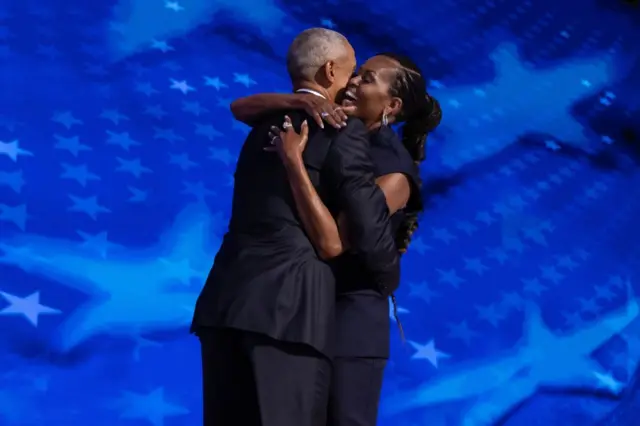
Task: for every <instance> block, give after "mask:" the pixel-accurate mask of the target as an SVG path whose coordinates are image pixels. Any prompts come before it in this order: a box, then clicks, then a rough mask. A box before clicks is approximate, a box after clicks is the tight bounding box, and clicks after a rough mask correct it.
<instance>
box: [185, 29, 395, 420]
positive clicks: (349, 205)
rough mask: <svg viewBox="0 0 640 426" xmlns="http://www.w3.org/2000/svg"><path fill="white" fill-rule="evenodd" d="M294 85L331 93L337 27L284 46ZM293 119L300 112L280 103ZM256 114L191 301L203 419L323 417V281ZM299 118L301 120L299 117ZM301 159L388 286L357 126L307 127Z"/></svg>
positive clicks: (326, 317) (327, 281) (383, 236)
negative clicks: (215, 246)
mask: <svg viewBox="0 0 640 426" xmlns="http://www.w3.org/2000/svg"><path fill="white" fill-rule="evenodd" d="M287 67H288V71H289V74H290V76H291V79H292V82H293V85H294V89H295V90H296V91H303V92H307V93H311V94H315V95H317V96H322V97H324V98H326V99H328V100H330V101H333V100H334V99H335V98H336V96H337V94H338V92H339V91H341V90H342V89H343V88H344V87H345V86H346V84H347V81H348V80H349V77H350V76H351V74H352V73H353V71H354V69H355V54H354V51H353V48H352V47H351V45H350V44H349V43H348V41H347V40H346V39H345V38H344V36H342V35H341V34H339V33H336V32H335V31H330V30H327V29H321V28H314V29H310V30H307V31H304V32H303V33H301V34H300V35H299V36H298V37H297V38H296V39H295V40H294V42H293V43H292V45H291V47H290V49H289V53H288V55H287ZM288 114H289V116H290V117H291V118H292V120H293V123H294V127H299V125H300V123H301V121H302V120H303V119H305V117H304V116H303V114H301V113H299V112H295V111H291V112H288ZM283 115H284V114H283V113H280V114H278V115H277V116H273V117H267V118H265V119H263V120H262V121H261V122H260V123H257V124H256V125H255V126H254V127H253V130H252V132H251V133H250V134H249V136H248V137H247V139H246V141H245V143H244V145H243V147H242V151H241V153H240V156H239V159H238V164H237V168H236V173H235V186H234V194H233V207H232V213H231V220H230V223H229V231H228V232H227V234H226V235H225V237H224V240H223V243H222V246H221V247H220V251H219V252H218V254H217V256H216V258H215V261H214V265H213V267H212V268H211V272H210V273H209V277H208V278H207V282H206V284H205V286H204V289H203V290H202V293H201V294H200V297H199V298H198V302H197V304H196V310H195V314H194V319H193V324H192V331H193V332H195V333H196V334H197V335H198V336H199V337H200V340H201V346H202V361H203V382H204V423H205V425H206V426H213V425H215V426H236V425H242V426H252V425H256V426H257V425H260V426H325V423H326V409H327V398H328V389H329V378H330V368H331V365H330V359H329V357H330V356H331V342H332V340H333V339H332V332H333V330H332V327H333V325H334V321H333V310H334V304H335V281H334V276H333V272H332V270H331V268H330V267H329V266H328V265H327V264H326V263H325V262H323V261H322V257H323V256H322V255H323V254H322V253H317V252H316V251H315V250H314V248H313V246H312V244H311V242H310V241H309V239H308V238H307V236H306V234H305V231H304V230H303V226H302V219H301V218H300V217H299V215H298V213H297V210H296V207H295V203H294V200H293V197H292V194H291V192H290V187H289V184H288V182H287V179H286V173H285V170H284V168H283V165H282V163H281V162H280V161H279V159H278V158H277V157H276V156H274V155H273V154H269V153H265V150H264V148H265V147H266V146H267V145H268V144H269V138H268V132H269V129H270V127H271V126H272V125H281V124H282V117H283ZM310 121H311V120H310ZM310 127H311V128H310V135H309V142H308V144H307V148H306V150H305V152H304V161H305V165H306V166H307V170H308V172H309V175H310V177H311V179H312V181H313V183H314V186H315V187H316V189H317V191H318V193H319V194H320V196H321V197H322V200H323V202H324V203H325V204H326V205H327V207H328V208H329V209H330V210H331V211H332V213H334V214H337V213H338V212H344V213H345V214H346V215H347V218H348V220H349V232H350V244H351V247H352V249H353V250H354V252H356V253H358V256H359V257H360V259H361V261H362V262H363V263H364V265H365V266H366V268H367V269H368V270H369V271H370V273H371V275H372V278H373V280H374V282H376V283H377V285H378V288H379V289H380V291H381V292H382V293H383V294H390V292H392V291H393V290H394V289H395V288H396V287H397V285H398V283H399V274H400V270H399V261H398V254H397V249H396V247H395V244H394V241H393V237H392V234H391V232H390V228H389V217H388V209H387V206H386V202H385V197H384V194H383V193H382V191H381V190H380V189H379V188H378V187H377V186H376V184H375V181H374V169H373V164H372V162H371V159H370V157H369V152H368V149H369V145H368V144H369V142H368V138H367V134H366V129H365V127H364V124H363V123H362V122H360V121H359V120H356V119H353V120H350V121H349V122H348V124H347V126H346V127H345V128H344V129H342V130H341V131H340V132H337V131H331V130H321V129H319V128H317V127H313V126H312V125H311V126H310Z"/></svg>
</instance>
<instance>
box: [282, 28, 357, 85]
mask: <svg viewBox="0 0 640 426" xmlns="http://www.w3.org/2000/svg"><path fill="white" fill-rule="evenodd" d="M348 44H349V41H348V40H347V38H346V37H345V36H343V35H342V34H340V33H339V32H336V31H332V30H328V29H326V28H309V29H308V30H305V31H303V32H301V33H300V34H299V35H298V36H297V37H296V38H295V40H293V43H291V46H290V47H289V52H288V53H287V70H288V71H289V76H290V77H291V80H292V81H300V80H305V81H313V80H314V79H315V75H316V72H317V71H318V69H319V68H320V67H321V66H323V65H324V64H326V63H327V62H329V61H335V60H336V59H339V58H341V57H343V56H345V55H347V54H348V51H347V46H348Z"/></svg>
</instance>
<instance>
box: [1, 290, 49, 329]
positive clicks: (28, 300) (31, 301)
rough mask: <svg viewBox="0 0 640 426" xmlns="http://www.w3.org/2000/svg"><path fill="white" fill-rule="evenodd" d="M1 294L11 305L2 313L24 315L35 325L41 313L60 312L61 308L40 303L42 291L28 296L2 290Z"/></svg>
mask: <svg viewBox="0 0 640 426" xmlns="http://www.w3.org/2000/svg"><path fill="white" fill-rule="evenodd" d="M0 296H2V297H4V299H5V300H6V301H7V302H9V306H7V307H5V308H3V309H2V310H0V315H23V316H24V317H25V318H26V319H27V320H28V321H29V322H30V323H31V324H32V325H33V326H34V327H37V326H38V318H39V316H40V315H41V314H59V313H60V310H58V309H54V308H50V307H48V306H45V305H41V304H40V292H39V291H36V292H35V293H32V294H30V295H29V296H27V297H18V296H15V295H13V294H9V293H5V292H3V291H0Z"/></svg>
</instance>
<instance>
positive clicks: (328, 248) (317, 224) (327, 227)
mask: <svg viewBox="0 0 640 426" xmlns="http://www.w3.org/2000/svg"><path fill="white" fill-rule="evenodd" d="M285 168H286V170H287V176H288V178H289V185H290V186H291V192H292V193H293V199H294V201H295V203H296V209H297V210H298V214H299V216H300V220H301V221H302V224H303V226H304V229H305V231H306V232H307V234H308V235H309V238H310V239H311V243H312V244H313V246H314V247H315V248H316V251H317V252H318V256H320V258H321V259H324V260H327V259H331V258H333V257H336V256H339V255H340V254H341V253H342V252H343V251H344V248H343V244H342V240H341V234H340V232H339V230H338V224H337V223H336V221H335V219H334V218H333V216H332V215H331V213H330V212H329V209H327V206H325V205H324V203H323V202H322V200H321V199H320V196H319V195H318V193H317V192H316V189H315V187H314V186H313V183H311V179H309V174H308V173H307V169H306V167H305V165H304V162H303V161H302V157H301V156H300V157H298V158H292V159H290V160H289V161H286V162H285Z"/></svg>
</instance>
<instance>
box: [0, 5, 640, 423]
mask: <svg viewBox="0 0 640 426" xmlns="http://www.w3.org/2000/svg"><path fill="white" fill-rule="evenodd" d="M639 22H640V15H639V11H638V9H637V8H634V7H633V6H632V5H630V4H625V3H624V2H620V3H619V4H618V3H617V2H615V1H612V2H604V1H602V2H601V1H595V2H594V1H586V2H585V1H577V0H571V1H567V2H556V1H551V0H540V1H537V2H533V1H532V0H525V1H522V2H509V1H507V0H482V1H468V0H445V1H427V2H417V1H415V0H396V1H394V2H382V1H376V2H373V3H365V2H363V1H362V0H344V1H337V0H326V1H323V2H311V3H304V2H300V3H298V2H292V1H291V0H264V1H261V2H258V1H255V0H233V1H228V0H221V1H216V2H207V1H204V0H178V1H163V0H121V1H119V2H116V1H110V2H93V3H92V2H80V1H73V0H71V1H68V2H65V3H64V4H62V3H61V4H59V5H55V6H54V5H53V4H49V3H47V2H45V1H42V0H21V1H18V0H0V57H1V58H2V78H1V79H0V324H1V327H0V330H1V331H0V337H1V340H0V341H1V344H0V365H1V367H0V383H1V384H0V424H2V425H6V426H38V425H45V424H46V425H52V426H72V425H87V424H90V425H92V426H102V425H113V424H119V425H120V424H121V425H131V426H135V425H141V426H143V425H150V426H182V425H195V424H199V422H200V418H201V415H200V406H201V400H200V377H199V373H200V371H199V347H198V344H197V341H196V339H195V338H194V337H192V336H190V335H189V334H188V325H189V322H190V319H191V314H192V310H193V306H194V301H195V298H196V296H197V294H198V293H199V290H200V288H201V286H202V284H203V281H204V278H205V277H206V274H207V272H208V269H209V267H210V265H211V262H212V259H213V256H214V255H215V253H216V250H217V248H218V246H219V242H220V238H221V236H222V235H223V233H224V232H225V229H226V225H227V220H228V215H229V207H230V199H231V190H232V186H233V171H234V165H235V160H236V157H237V154H238V152H239V149H240V146H241V143H242V141H243V139H244V137H245V135H246V134H247V133H248V128H247V127H246V126H244V125H242V124H240V123H238V122H236V121H234V120H233V117H232V116H231V114H230V112H229V103H230V101H231V100H233V99H234V98H237V97H239V96H244V95H248V94H251V93H257V92H265V91H282V92H286V91H289V90H290V86H289V83H288V80H287V76H286V72H285V68H284V53H285V52H286V48H287V45H288V43H289V42H290V41H291V40H292V38H293V37H294V36H295V34H296V33H297V32H299V31H301V30H302V29H304V28H307V27H310V26H325V27H329V28H335V29H337V30H339V31H342V32H343V33H344V34H345V35H347V36H348V37H349V39H350V40H351V41H352V43H353V45H354V47H355V48H356V51H357V54H358V58H359V61H362V60H364V59H365V58H366V57H367V56H369V55H372V54H374V53H375V52H378V51H396V52H403V53H408V54H410V55H411V56H412V57H414V58H415V59H416V61H417V62H418V63H419V64H420V65H421V66H422V68H423V70H424V72H425V74H426V75H427V76H428V77H429V86H430V91H431V93H432V94H433V95H434V96H436V97H437V98H438V99H439V100H440V102H441V104H442V106H443V109H444V120H443V123H442V125H441V126H440V128H439V129H438V130H437V131H436V132H435V134H433V135H432V136H431V137H430V139H429V149H428V158H427V160H426V161H425V163H424V164H423V177H424V179H425V185H424V188H423V191H424V196H425V198H426V199H427V200H428V206H427V209H426V211H425V212H424V214H423V216H422V217H421V220H420V229H419V231H418V232H417V233H416V234H415V238H414V240H413V242H412V244H411V247H410V250H409V252H408V253H407V254H406V255H405V256H404V258H403V268H404V269H403V282H402V286H401V289H400V290H399V292H398V293H397V298H398V301H399V312H400V317H401V319H402V321H403V323H404V326H405V328H406V334H407V338H408V341H407V343H406V344H402V343H401V341H400V338H399V336H398V333H397V332H396V331H395V330H394V331H393V336H392V352H393V354H392V359H391V361H390V363H389V366H388V369H387V374H386V382H385V388H384V392H383V398H382V403H381V408H380V424H381V425H398V424H401V425H407V426H414V425H415V426H421V425H430V426H490V425H507V426H529V425H547V426H552V425H562V426H571V425H626V426H630V425H633V424H636V423H634V421H636V420H637V419H636V418H635V417H632V416H633V412H634V411H635V412H636V413H637V411H638V409H639V406H640V394H639V393H640V381H639V380H640V372H639V371H640V370H638V364H639V362H640V320H639V319H638V315H639V311H638V304H637V300H638V299H637V298H638V290H639V285H638V272H639V271H638V269H639V267H640V265H639V264H638V261H637V259H638V258H639V256H640V244H638V242H637V239H638V237H639V235H640V229H639V228H638V227H637V226H636V219H635V218H636V217H638V215H639V214H640V197H638V194H639V191H640V189H639V188H640V173H638V160H639V155H640V154H639V150H638V148H637V145H636V143H637V142H636V139H635V134H636V132H637V131H638V127H639V125H638V122H639V121H640V120H638V110H639V103H640V97H639V96H638V93H640V66H639V64H638V54H639V53H638V50H637V42H636V41H634V40H637V39H638V36H639V35H640V25H638V23H639ZM634 419H635V420H634Z"/></svg>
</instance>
